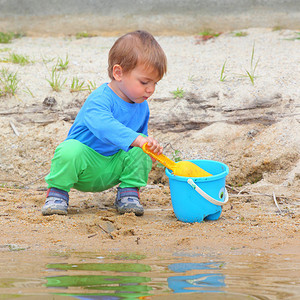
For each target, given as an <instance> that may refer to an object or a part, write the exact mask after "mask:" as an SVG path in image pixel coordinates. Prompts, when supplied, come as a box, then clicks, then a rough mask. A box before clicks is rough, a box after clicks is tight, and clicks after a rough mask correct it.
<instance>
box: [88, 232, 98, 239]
mask: <svg viewBox="0 0 300 300" xmlns="http://www.w3.org/2000/svg"><path fill="white" fill-rule="evenodd" d="M97 234H98V233H94V234H90V235H89V236H88V239H89V238H92V237H94V236H96V235H97Z"/></svg>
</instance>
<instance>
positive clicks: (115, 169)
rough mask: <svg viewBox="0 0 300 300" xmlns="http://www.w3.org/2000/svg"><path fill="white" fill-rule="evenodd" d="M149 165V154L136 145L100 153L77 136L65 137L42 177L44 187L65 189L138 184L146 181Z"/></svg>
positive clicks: (93, 190)
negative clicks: (106, 153)
mask: <svg viewBox="0 0 300 300" xmlns="http://www.w3.org/2000/svg"><path fill="white" fill-rule="evenodd" d="M151 167H152V160H151V158H150V157H149V156H148V155H147V154H146V153H144V152H143V150H142V149H141V148H138V147H134V148H132V149H130V150H129V151H128V152H125V151H123V150H120V151H119V152H118V153H116V154H114V155H111V156H103V155H101V154H99V153H98V152H96V151H95V150H93V149H92V148H90V147H88V146H86V145H84V144H82V143H81V142H79V141H77V140H66V141H64V142H62V143H61V144H60V145H59V146H58V147H57V148H56V150H55V154H54V157H53V159H52V162H51V169H50V173H49V174H48V175H47V176H46V178H45V180H46V182H47V184H48V188H50V187H55V188H58V189H61V190H64V191H67V192H69V191H70V189H71V188H75V189H77V190H79V191H84V192H101V191H104V190H107V189H109V188H111V187H113V186H115V185H117V184H119V183H120V187H121V188H124V187H137V188H140V187H141V186H145V185H147V181H148V175H149V172H150V170H151Z"/></svg>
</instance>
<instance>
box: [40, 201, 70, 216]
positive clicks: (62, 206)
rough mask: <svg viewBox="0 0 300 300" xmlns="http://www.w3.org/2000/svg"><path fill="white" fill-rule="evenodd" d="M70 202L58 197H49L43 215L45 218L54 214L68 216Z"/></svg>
mask: <svg viewBox="0 0 300 300" xmlns="http://www.w3.org/2000/svg"><path fill="white" fill-rule="evenodd" d="M68 206H69V203H68V201H66V200H64V199H61V198H57V197H47V199H46V203H45V205H44V206H43V208H42V214H43V215H44V216H49V215H53V214H57V215H66V214H67V213H68Z"/></svg>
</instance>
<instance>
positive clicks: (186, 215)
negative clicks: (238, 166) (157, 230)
mask: <svg viewBox="0 0 300 300" xmlns="http://www.w3.org/2000/svg"><path fill="white" fill-rule="evenodd" d="M191 162H193V163H194V164H196V165H198V166H199V167H200V168H202V169H203V170H205V171H207V172H209V173H210V174H212V176H210V177H197V178H195V177H192V178H189V177H182V176H175V175H173V174H171V171H170V170H168V169H166V175H167V176H168V177H169V183H170V191H171V200H172V205H173V209H174V213H175V215H176V217H177V219H178V220H180V221H183V222H188V223H193V222H201V221H203V220H204V219H205V220H217V219H218V218H219V217H220V215H221V212H222V205H223V204H225V203H226V202H227V201H228V193H227V191H226V188H225V178H226V175H228V173H229V169H228V167H227V166H226V165H225V164H223V163H221V162H218V161H213V160H191Z"/></svg>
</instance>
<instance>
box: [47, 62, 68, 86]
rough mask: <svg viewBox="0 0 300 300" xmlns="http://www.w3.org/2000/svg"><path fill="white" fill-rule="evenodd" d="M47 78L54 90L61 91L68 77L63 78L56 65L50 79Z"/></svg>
mask: <svg viewBox="0 0 300 300" xmlns="http://www.w3.org/2000/svg"><path fill="white" fill-rule="evenodd" d="M46 80H47V81H48V82H49V84H50V86H51V87H52V89H53V91H56V92H60V91H61V89H62V87H63V85H64V84H65V83H66V80H67V79H65V80H62V78H61V74H59V73H58V71H57V69H56V66H54V67H53V68H52V71H51V74H50V79H46Z"/></svg>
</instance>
